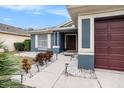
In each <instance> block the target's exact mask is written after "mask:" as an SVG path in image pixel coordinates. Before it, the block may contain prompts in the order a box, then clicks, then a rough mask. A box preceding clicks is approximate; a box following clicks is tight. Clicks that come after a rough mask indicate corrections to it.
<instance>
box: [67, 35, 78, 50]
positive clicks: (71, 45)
mask: <svg viewBox="0 0 124 93" xmlns="http://www.w3.org/2000/svg"><path fill="white" fill-rule="evenodd" d="M66 50H76V35H67V36H66Z"/></svg>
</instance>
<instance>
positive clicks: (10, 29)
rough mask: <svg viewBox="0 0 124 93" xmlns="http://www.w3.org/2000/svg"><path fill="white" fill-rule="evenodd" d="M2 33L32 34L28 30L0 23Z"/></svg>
mask: <svg viewBox="0 0 124 93" xmlns="http://www.w3.org/2000/svg"><path fill="white" fill-rule="evenodd" d="M0 33H6V34H13V35H21V36H30V35H29V34H28V33H27V31H26V30H24V29H22V28H18V27H14V26H10V25H6V24H2V23H0Z"/></svg>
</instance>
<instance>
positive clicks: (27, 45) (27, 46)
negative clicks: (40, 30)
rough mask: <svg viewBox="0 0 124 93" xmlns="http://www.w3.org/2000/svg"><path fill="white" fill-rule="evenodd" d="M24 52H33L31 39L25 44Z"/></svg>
mask: <svg viewBox="0 0 124 93" xmlns="http://www.w3.org/2000/svg"><path fill="white" fill-rule="evenodd" d="M23 44H24V50H25V51H30V50H31V47H30V46H31V40H30V39H26V40H25V41H24V42H23Z"/></svg>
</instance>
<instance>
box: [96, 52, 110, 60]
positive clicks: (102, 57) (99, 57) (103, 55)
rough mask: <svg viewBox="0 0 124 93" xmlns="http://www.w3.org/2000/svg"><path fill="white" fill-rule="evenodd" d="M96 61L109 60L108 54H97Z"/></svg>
mask: <svg viewBox="0 0 124 93" xmlns="http://www.w3.org/2000/svg"><path fill="white" fill-rule="evenodd" d="M95 56H96V59H108V54H98V53H97V54H96V55H95Z"/></svg>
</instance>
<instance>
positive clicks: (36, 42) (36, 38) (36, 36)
mask: <svg viewBox="0 0 124 93" xmlns="http://www.w3.org/2000/svg"><path fill="white" fill-rule="evenodd" d="M35 48H38V35H35Z"/></svg>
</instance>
